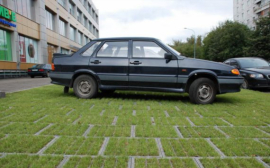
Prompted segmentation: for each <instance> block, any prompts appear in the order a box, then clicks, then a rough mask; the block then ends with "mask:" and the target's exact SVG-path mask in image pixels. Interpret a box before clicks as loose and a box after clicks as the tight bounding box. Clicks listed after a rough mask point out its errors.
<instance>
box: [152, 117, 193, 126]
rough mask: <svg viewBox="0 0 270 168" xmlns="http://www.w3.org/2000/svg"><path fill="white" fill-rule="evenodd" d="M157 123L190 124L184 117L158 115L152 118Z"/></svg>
mask: <svg viewBox="0 0 270 168" xmlns="http://www.w3.org/2000/svg"><path fill="white" fill-rule="evenodd" d="M154 120H155V123H156V124H157V125H179V126H190V123H189V122H188V120H187V119H186V118H183V117H164V118H161V117H158V118H154Z"/></svg>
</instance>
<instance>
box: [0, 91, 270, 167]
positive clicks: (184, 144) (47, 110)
mask: <svg viewBox="0 0 270 168" xmlns="http://www.w3.org/2000/svg"><path fill="white" fill-rule="evenodd" d="M269 100H270V94H266V93H262V92H257V91H250V90H242V91H241V92H240V93H233V94H223V95H218V96H217V100H216V101H215V102H214V103H213V104H210V105H194V104H191V103H190V101H189V98H188V95H187V94H178V93H158V92H137V91H116V92H115V93H114V94H113V95H104V94H99V95H98V96H97V97H96V98H94V99H78V98H77V97H75V96H74V93H73V91H72V89H70V93H68V94H64V93H63V87H61V86H45V87H40V88H35V89H31V90H27V91H22V92H18V93H12V94H7V96H6V98H4V99H1V100H0V165H1V166H0V167H57V166H58V165H59V163H60V162H61V161H62V160H63V158H64V156H65V155H72V156H70V159H69V161H68V162H67V163H66V164H65V165H64V167H90V168H91V167H93V168H96V167H100V168H101V167H105V168H106V167H108V168H110V167H115V168H116V167H117V168H118V167H120V168H121V167H128V162H129V157H131V156H140V158H136V159H135V167H136V168H141V167H147V168H150V167H153V168H156V167H166V168H167V167H168V168H170V167H174V168H176V167H177V168H178V167H179V168H181V167H187V168H189V167H191V168H192V167H195V162H194V160H192V159H191V158H189V157H203V158H200V160H201V162H202V164H203V165H204V166H205V167H210V168H211V167H247V168H248V167H252V168H253V167H256V168H257V167H261V163H260V162H258V160H257V159H252V158H253V157H256V156H261V157H263V159H264V162H266V163H268V164H269V158H270V152H269V151H270V143H269V141H270V137H269V133H270V127H269V124H270V113H269V111H270V103H269ZM165 111H166V112H165ZM115 117H118V119H117V121H116V122H114V120H115ZM187 117H188V118H189V119H190V121H191V122H192V123H193V124H195V126H193V124H192V123H190V122H189V121H188V119H187ZM152 120H153V121H152ZM224 120H225V121H224ZM226 121H227V122H226ZM113 123H114V124H115V125H112V124H113ZM229 123H230V124H232V125H233V127H231V125H230V124H229ZM49 124H50V125H51V126H50V127H47V126H49ZM89 125H91V129H90V131H89V129H88V128H89ZM133 126H134V127H135V137H133V135H134V134H132V133H131V130H132V128H133ZM215 126H217V127H218V129H220V130H218V129H216V128H215ZM175 127H178V129H179V132H180V133H181V134H182V136H183V138H181V136H179V135H178V131H177V130H175ZM44 128H46V129H44ZM41 130H42V131H41ZM88 131H89V132H88ZM38 132H39V133H40V134H39V135H35V134H36V133H38ZM223 132H224V133H225V134H227V135H228V136H229V137H226V136H225V135H224V134H223ZM85 133H86V134H85ZM267 133H268V134H267ZM84 135H86V137H84ZM54 136H59V138H58V139H56V140H55V141H53V143H50V145H49V146H46V145H47V144H48V143H49V142H51V140H52V139H53V138H54ZM131 136H132V138H131ZM106 137H108V138H109V139H108V144H107V146H106V147H105V148H104V151H102V150H101V147H102V145H105V144H103V143H104V142H107V141H105V140H106V139H105V138H106ZM155 138H161V139H160V140H161V146H162V147H163V150H164V154H165V158H162V157H160V156H159V155H162V154H163V153H162V151H159V147H158V145H160V144H159V141H156V140H155ZM204 138H210V140H211V141H212V142H213V143H214V144H215V146H217V147H218V148H219V149H220V151H221V152H223V153H224V154H225V155H226V156H228V157H230V156H239V157H242V156H243V157H247V158H245V159H232V158H224V159H220V154H219V153H218V152H217V151H216V150H215V149H214V147H213V146H211V145H210V144H209V142H207V140H206V139H204ZM157 142H158V143H157ZM44 147H45V151H44V152H43V154H44V156H38V154H37V152H39V151H40V150H41V149H43V148H44ZM99 152H101V153H100V154H102V155H101V156H100V155H99ZM4 153H8V154H7V155H5V154H4ZM12 153H14V154H12ZM15 153H20V154H21V155H16V154H15ZM25 154H26V155H25ZM27 154H28V155H27ZM29 154H31V155H29ZM81 155H82V156H83V157H81ZM58 156H59V157H58ZM146 156H155V157H157V158H147V157H146ZM180 157H187V159H183V158H180ZM209 157H211V158H209ZM212 157H213V158H212Z"/></svg>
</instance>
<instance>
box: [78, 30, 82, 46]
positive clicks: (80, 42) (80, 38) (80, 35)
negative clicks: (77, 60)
mask: <svg viewBox="0 0 270 168" xmlns="http://www.w3.org/2000/svg"><path fill="white" fill-rule="evenodd" d="M82 41H83V35H82V33H81V32H79V36H78V43H79V44H80V45H82V44H83V42H82Z"/></svg>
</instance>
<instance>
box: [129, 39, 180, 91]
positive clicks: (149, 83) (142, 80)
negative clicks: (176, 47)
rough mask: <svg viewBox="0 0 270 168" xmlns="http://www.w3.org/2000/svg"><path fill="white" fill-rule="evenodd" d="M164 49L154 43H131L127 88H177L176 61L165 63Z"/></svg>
mask: <svg viewBox="0 0 270 168" xmlns="http://www.w3.org/2000/svg"><path fill="white" fill-rule="evenodd" d="M165 53H168V52H167V51H166V49H164V48H162V47H160V45H159V44H158V43H156V42H154V41H133V42H132V55H131V58H130V61H129V86H130V87H151V88H177V72H178V63H177V60H170V61H166V59H165V58H164V54H165Z"/></svg>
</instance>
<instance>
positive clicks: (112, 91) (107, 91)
mask: <svg viewBox="0 0 270 168" xmlns="http://www.w3.org/2000/svg"><path fill="white" fill-rule="evenodd" d="M100 91H101V93H103V94H113V93H114V92H115V90H100Z"/></svg>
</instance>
